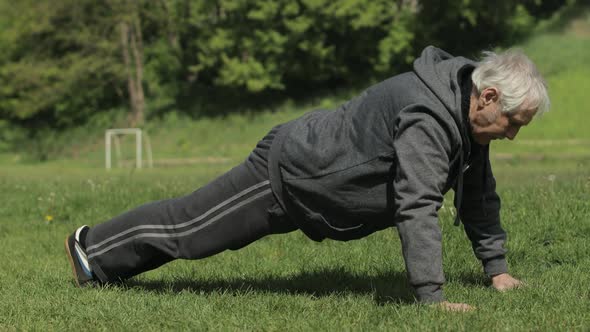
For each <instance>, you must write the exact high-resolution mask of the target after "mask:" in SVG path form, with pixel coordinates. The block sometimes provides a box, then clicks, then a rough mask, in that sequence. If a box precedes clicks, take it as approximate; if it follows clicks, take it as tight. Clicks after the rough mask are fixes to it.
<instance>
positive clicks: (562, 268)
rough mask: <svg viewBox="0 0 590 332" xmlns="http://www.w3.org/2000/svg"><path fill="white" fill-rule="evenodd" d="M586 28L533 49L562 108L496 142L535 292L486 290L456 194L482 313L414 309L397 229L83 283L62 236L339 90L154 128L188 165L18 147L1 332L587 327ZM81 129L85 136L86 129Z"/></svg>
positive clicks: (241, 149) (238, 148)
mask: <svg viewBox="0 0 590 332" xmlns="http://www.w3.org/2000/svg"><path fill="white" fill-rule="evenodd" d="M577 22H582V23H580V24H581V25H579V24H578V25H576V26H575V29H574V30H571V29H570V28H568V27H566V30H565V32H552V33H544V34H542V35H539V36H538V37H535V38H533V39H531V40H530V41H528V42H527V43H525V44H524V45H522V47H523V48H524V49H525V51H526V52H527V53H528V54H530V55H531V57H532V58H533V59H534V60H535V61H536V62H537V63H538V64H539V67H540V69H541V71H542V72H544V73H546V77H547V80H548V82H549V85H550V91H551V92H550V93H551V97H552V101H553V109H552V110H551V112H550V113H548V114H547V115H546V116H544V117H543V118H542V119H540V120H538V121H536V122H535V123H533V124H531V126H530V128H525V129H524V130H523V132H522V133H521V136H520V137H519V138H518V139H517V140H516V141H514V142H499V143H498V144H494V145H493V147H492V152H493V153H492V157H493V162H494V170H495V174H496V177H497V180H498V189H499V193H500V195H501V197H502V198H503V205H502V220H503V225H504V227H505V229H506V230H507V231H508V234H509V240H508V243H507V247H508V249H509V254H508V261H509V264H510V268H511V271H512V273H513V274H514V275H515V276H516V277H518V278H522V279H523V280H524V281H526V283H527V287H525V288H523V289H519V290H515V291H512V292H508V293H499V292H496V291H494V290H492V289H491V288H490V287H489V286H488V284H487V280H486V279H485V278H484V277H483V274H482V271H481V267H480V264H479V262H478V261H477V260H476V259H475V258H474V256H473V254H472V252H471V248H470V245H469V243H468V241H467V240H466V237H465V235H464V234H463V231H462V229H461V228H460V227H459V228H457V227H454V226H452V221H453V216H452V211H451V209H448V208H447V207H448V206H450V205H451V204H450V202H451V200H450V197H449V198H448V200H447V201H448V204H446V206H445V208H444V209H442V211H441V213H440V214H441V218H440V219H441V220H440V225H441V227H442V229H443V236H444V268H445V272H446V276H447V279H448V283H447V284H446V286H445V292H446V296H447V298H448V299H449V300H450V301H456V302H465V303H469V304H471V305H474V306H476V307H477V310H476V311H474V312H471V313H449V312H443V311H441V310H437V309H435V308H431V307H428V306H422V305H417V304H415V303H414V302H413V298H412V295H411V293H410V292H409V288H408V285H407V279H406V276H405V269H404V263H403V259H402V255H401V249H400V243H399V239H398V235H397V233H396V231H395V230H386V231H383V232H380V233H378V234H374V235H372V236H370V237H368V238H365V239H362V240H359V241H353V242H349V243H339V242H334V241H325V242H323V243H315V242H312V241H310V240H308V239H306V238H305V236H304V235H303V234H301V233H300V232H294V233H291V234H287V235H280V236H272V237H268V238H265V239H262V240H261V241H259V242H257V243H255V244H253V245H250V246H249V247H247V248H245V249H243V250H240V251H236V252H225V253H222V254H220V255H217V256H215V257H211V258H208V259H205V260H200V261H177V262H173V263H171V264H168V265H166V266H164V267H162V268H160V269H158V270H156V271H151V272H148V273H146V274H144V275H141V276H139V277H136V278H134V279H132V280H130V281H129V282H127V283H125V284H124V285H119V286H110V287H105V288H90V289H78V288H75V287H74V285H73V283H72V279H71V271H70V268H69V264H68V262H67V260H66V256H65V254H64V249H63V240H64V238H65V236H66V235H67V234H69V233H70V232H72V231H73V230H74V229H75V227H77V226H79V225H82V224H89V225H93V224H96V223H100V222H102V221H105V220H107V219H109V218H110V217H112V216H113V215H115V214H118V213H121V212H123V211H125V210H127V209H130V208H133V207H135V206H137V205H139V204H142V203H144V202H147V201H152V200H157V199H163V198H169V197H174V196H178V195H183V194H185V193H188V192H190V191H192V190H194V189H195V188H197V187H199V186H200V185H203V184H205V183H206V182H207V181H209V180H210V179H212V178H213V177H215V176H216V175H218V174H220V173H222V172H223V171H225V170H227V169H228V168H230V167H231V166H233V165H234V164H235V163H236V162H239V161H240V160H241V159H243V158H244V157H245V156H246V155H247V154H248V153H249V151H250V149H251V147H252V146H253V145H254V144H255V142H256V141H257V140H258V139H259V138H261V137H262V136H263V135H264V133H265V132H266V131H267V130H268V129H270V128H271V127H272V125H274V124H276V123H280V122H283V121H286V120H288V119H291V118H294V117H296V116H298V115H300V114H302V113H304V112H305V111H306V110H309V109H312V108H317V107H331V106H334V105H337V104H338V103H339V102H340V101H341V100H342V98H340V97H334V98H326V99H324V100H322V101H321V102H317V103H314V104H313V105H293V104H292V103H287V104H285V105H284V106H282V107H279V109H278V111H262V112H258V113H253V114H250V115H231V116H228V117H225V118H218V119H203V120H199V121H186V120H185V119H177V118H174V117H169V118H167V119H164V120H162V121H161V122H158V123H157V124H151V125H150V126H149V129H150V134H151V139H152V145H153V148H154V156H155V158H156V160H170V159H174V158H178V157H179V156H182V157H183V158H185V159H191V160H192V161H191V160H188V161H187V163H190V164H186V165H181V166H178V165H177V166H174V167H172V165H171V164H168V166H169V167H162V165H163V164H161V167H158V168H155V169H144V170H132V169H129V168H127V169H116V170H113V171H111V172H107V171H106V170H104V168H103V162H104V161H103V158H104V155H103V154H104V151H103V147H102V145H101V144H102V143H101V136H98V137H97V138H95V139H92V140H91V141H92V142H90V143H87V142H84V144H80V145H76V144H75V143H72V144H73V146H74V147H75V148H74V149H73V150H71V151H70V152H68V153H66V154H65V156H66V157H68V156H69V158H66V157H64V158H61V159H59V160H54V161H51V162H46V163H41V164H39V163H33V162H27V161H26V159H27V158H26V155H25V154H22V153H21V154H18V153H17V154H10V155H9V154H5V155H2V156H0V188H1V189H2V190H0V201H1V202H2V204H1V205H0V243H1V244H2V250H1V251H0V262H1V265H0V266H1V267H0V297H1V298H2V301H1V302H0V331H3V330H9V331H10V330H58V331H61V330H82V329H89V330H116V331H118V330H162V329H165V330H178V329H183V330H208V329H213V330H256V331H258V330H307V331H315V330H333V331H337V330H338V331H339V330H345V331H346V330H423V331H430V330H517V331H519V330H588V329H589V328H590V314H589V312H590V288H589V286H588V285H590V255H589V253H590V248H589V243H590V241H589V239H590V168H589V167H588V165H590V131H588V130H587V128H586V126H587V123H586V122H585V121H588V120H590V112H588V107H587V102H586V98H585V96H586V94H587V89H588V87H590V63H588V59H590V47H588V45H590V38H589V37H588V36H586V35H585V34H584V32H583V31H585V30H584V29H585V27H586V28H587V27H588V26H590V16H588V15H587V14H585V15H582V18H580V19H579V21H577ZM584 24H587V25H584ZM580 27H581V28H580ZM580 29H581V30H580ZM580 31H582V32H581V33H580ZM72 135H73V136H72V139H71V140H72V141H74V142H75V141H76V139H75V138H76V137H79V136H76V135H80V133H74V134H72ZM123 144H124V145H125V144H127V145H125V146H126V147H128V146H129V145H130V144H131V142H129V141H124V142H123ZM127 150H129V149H127ZM181 164H182V163H181Z"/></svg>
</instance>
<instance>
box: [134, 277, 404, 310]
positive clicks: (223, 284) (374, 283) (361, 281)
mask: <svg viewBox="0 0 590 332" xmlns="http://www.w3.org/2000/svg"><path fill="white" fill-rule="evenodd" d="M124 285H125V286H124V287H128V288H131V289H141V290H147V291H152V292H156V293H161V294H166V293H179V292H183V291H190V292H197V293H213V292H223V293H228V292H229V293H233V294H243V293H245V292H273V293H277V294H289V295H309V296H312V297H328V296H347V295H351V294H356V295H367V294H372V295H373V299H374V300H375V302H376V303H377V304H378V305H382V304H390V303H412V302H414V296H413V294H412V292H411V291H410V287H409V284H408V281H407V278H406V274H405V273H404V272H397V271H392V272H386V273H381V274H378V275H357V274H353V273H351V272H349V271H346V270H344V269H325V270H319V271H305V272H301V273H299V274H296V275H289V276H263V277H245V278H239V279H238V278H232V279H227V278H223V279H222V278H219V279H217V278H211V279H176V280H172V281H169V280H165V281H164V280H163V281H158V280H141V279H139V280H135V279H131V280H128V281H126V282H125V283H124Z"/></svg>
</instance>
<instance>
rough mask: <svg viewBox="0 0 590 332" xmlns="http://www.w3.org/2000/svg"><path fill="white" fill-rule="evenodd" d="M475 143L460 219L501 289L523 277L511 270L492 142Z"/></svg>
mask: <svg viewBox="0 0 590 332" xmlns="http://www.w3.org/2000/svg"><path fill="white" fill-rule="evenodd" d="M474 147H475V148H476V149H473V150H472V162H471V167H470V168H469V170H468V171H467V172H465V174H464V176H465V182H464V187H463V202H462V203H461V220H462V221H463V224H464V226H465V233H466V234H467V237H468V238H469V239H470V240H471V244H472V247H473V252H474V253H475V256H476V257H477V258H478V259H479V260H481V262H482V265H483V268H484V272H485V273H486V275H487V276H488V277H490V278H491V279H492V284H493V286H494V287H495V288H496V289H498V290H505V289H510V288H514V287H518V286H519V285H520V281H519V280H517V279H514V278H512V277H511V276H510V275H509V274H508V266H507V264H506V258H505V254H506V249H505V248H504V243H505V241H506V232H505V231H504V230H503V229H502V226H501V224H500V205H501V204H500V197H499V196H498V194H497V193H496V180H495V179H494V175H493V172H492V168H491V165H490V161H489V157H488V153H487V149H489V146H485V147H480V146H474Z"/></svg>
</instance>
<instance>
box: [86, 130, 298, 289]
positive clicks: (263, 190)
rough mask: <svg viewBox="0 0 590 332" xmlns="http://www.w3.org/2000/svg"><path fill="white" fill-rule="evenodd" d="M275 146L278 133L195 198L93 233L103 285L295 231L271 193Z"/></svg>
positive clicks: (148, 208) (91, 256)
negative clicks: (272, 149) (272, 148)
mask: <svg viewBox="0 0 590 332" xmlns="http://www.w3.org/2000/svg"><path fill="white" fill-rule="evenodd" d="M271 141H272V132H271V133H270V134H269V135H268V136H267V137H266V138H265V140H262V141H261V142H259V144H258V146H257V147H256V149H255V150H254V151H253V152H252V154H251V155H250V156H249V157H248V159H247V160H246V161H245V162H244V163H242V164H240V165H239V166H237V167H235V168H233V169H232V170H230V171H229V172H227V173H225V174H224V175H222V176H220V177H219V178H217V179H215V180H214V181H212V182H211V183H209V184H207V185H206V186H204V187H202V188H200V189H198V190H196V191H195V192H193V193H191V194H189V195H186V196H184V197H180V198H175V199H170V200H164V201H158V202H153V203H149V204H146V205H143V206H141V207H139V208H137V209H135V210H132V211H129V212H127V213H124V214H122V215H120V216H118V217H115V218H114V219H112V220H110V221H108V222H105V223H103V224H100V225H97V226H94V227H92V228H90V229H89V230H88V232H87V233H86V237H85V243H84V246H85V249H86V254H87V257H88V261H89V263H90V267H91V268H92V272H93V273H94V274H95V275H96V277H97V278H98V279H99V280H100V281H102V282H109V281H116V280H119V279H125V278H128V277H131V276H134V275H137V274H139V273H142V272H145V271H148V270H151V269H154V268H157V267H158V266H161V265H162V264H165V263H167V262H169V261H171V260H174V259H177V258H184V259H199V258H204V257H208V256H211V255H214V254H216V253H219V252H222V251H224V250H226V249H232V250H236V249H239V248H241V247H244V246H246V245H248V244H249V243H251V242H253V241H256V240H257V239H260V238H262V237H264V236H265V235H268V234H276V233H286V232H290V231H293V230H295V229H296V228H297V227H296V226H295V224H294V223H292V222H291V221H290V220H288V219H287V218H285V217H284V216H281V215H280V212H281V210H280V208H278V204H277V202H276V199H275V197H274V195H273V193H272V192H271V189H270V183H269V181H268V171H267V167H266V164H267V152H268V147H269V144H270V142H271ZM276 211H279V213H276Z"/></svg>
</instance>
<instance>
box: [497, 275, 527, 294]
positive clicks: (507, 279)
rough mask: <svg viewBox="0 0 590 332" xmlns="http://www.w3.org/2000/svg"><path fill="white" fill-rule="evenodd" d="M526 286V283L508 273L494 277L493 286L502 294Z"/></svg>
mask: <svg viewBox="0 0 590 332" xmlns="http://www.w3.org/2000/svg"><path fill="white" fill-rule="evenodd" d="M524 285H525V284H524V282H522V281H520V280H518V279H516V278H514V277H512V276H511V275H510V274H508V273H502V274H498V275H496V276H493V277H492V286H493V287H494V288H495V289H497V290H499V291H500V292H505V291H507V290H510V289H514V288H520V287H523V286H524Z"/></svg>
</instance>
